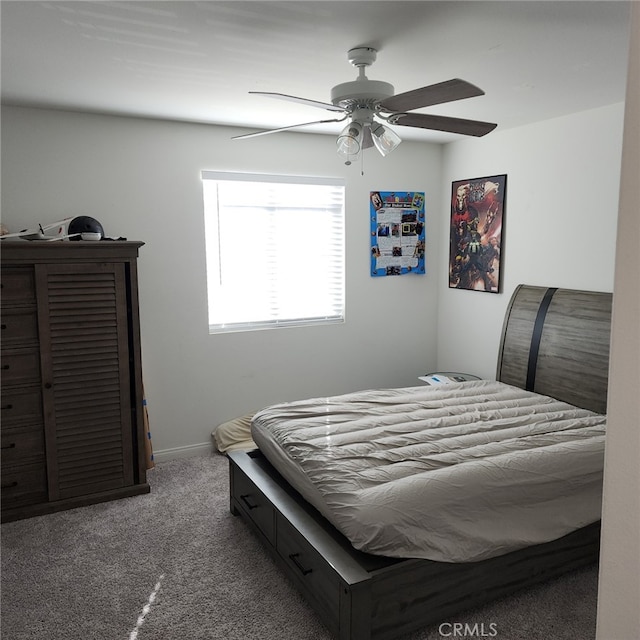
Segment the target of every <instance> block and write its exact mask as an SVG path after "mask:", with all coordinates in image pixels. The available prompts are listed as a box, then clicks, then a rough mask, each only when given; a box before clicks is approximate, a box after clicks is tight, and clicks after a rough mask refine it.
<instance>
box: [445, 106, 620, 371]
mask: <svg viewBox="0 0 640 640" xmlns="http://www.w3.org/2000/svg"><path fill="white" fill-rule="evenodd" d="M623 113H624V105H622V104H619V105H613V106H609V107H605V108H602V109H597V110H593V111H586V112H582V113H578V114H574V115H571V116H568V117H563V118H557V119H553V120H548V121H544V122H539V123H536V124H533V125H530V126H527V127H520V128H517V129H512V130H506V131H500V130H499V129H497V130H496V131H495V132H493V133H492V134H491V135H489V136H487V137H486V138H481V139H479V140H464V141H460V142H456V143H453V144H449V145H447V146H446V147H445V152H444V165H443V193H442V204H441V207H440V215H441V216H442V220H441V224H440V225H439V229H440V233H441V236H440V245H441V246H442V247H446V246H447V243H448V234H449V227H448V220H447V218H448V216H449V210H450V199H451V191H450V189H451V182H453V181H456V180H463V179H466V178H475V177H482V176H491V175H498V174H507V188H506V205H505V211H506V213H505V219H504V225H503V246H502V270H503V289H502V290H503V293H501V294H491V293H485V292H476V291H465V290H461V289H449V288H448V283H447V277H446V273H447V267H448V264H447V263H448V258H449V257H448V254H447V252H446V251H443V252H441V254H440V258H439V260H440V262H439V265H438V270H439V271H440V273H441V275H440V277H439V280H438V288H439V295H438V315H439V323H438V367H439V368H440V369H443V370H465V371H470V372H472V373H475V374H477V375H480V376H482V377H485V378H495V373H496V361H497V353H498V347H499V343H500V333H501V330H502V322H503V318H504V313H505V309H506V306H507V303H508V301H509V298H510V297H511V294H512V293H513V290H514V289H515V287H516V286H517V285H518V284H520V283H524V284H532V285H541V286H556V287H568V288H573V289H587V290H595V291H613V267H614V256H615V244H616V221H617V215H618V191H619V177H620V154H621V148H622V124H623ZM447 185H448V187H447Z"/></svg>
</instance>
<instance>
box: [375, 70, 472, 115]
mask: <svg viewBox="0 0 640 640" xmlns="http://www.w3.org/2000/svg"><path fill="white" fill-rule="evenodd" d="M482 95H484V91H483V90H482V89H480V88H478V87H476V86H475V85H473V84H471V83H470V82H466V80H460V78H454V79H453V80H447V81H445V82H440V83H438V84H432V85H429V86H428V87H422V88H421V89H414V90H413V91H407V92H405V93H399V94H398V95H395V96H391V97H390V98H386V99H385V100H383V101H382V102H381V103H380V106H381V107H382V109H383V110H384V111H395V112H397V111H413V109H419V108H420V107H430V106H432V105H434V104H442V103H443V102H454V101H455V100H463V99H464V98H474V97H476V96H482Z"/></svg>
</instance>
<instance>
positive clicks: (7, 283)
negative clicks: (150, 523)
mask: <svg viewBox="0 0 640 640" xmlns="http://www.w3.org/2000/svg"><path fill="white" fill-rule="evenodd" d="M142 245H143V243H142V242H126V241H99V242H85V241H76V242H74V241H63V242H38V241H36V242H26V241H15V242H11V241H3V242H2V243H1V244H0V252H1V254H0V255H1V262H2V273H1V280H0V284H1V303H2V307H1V314H2V319H1V336H2V342H1V349H2V353H1V361H0V362H1V364H0V375H1V382H2V398H1V404H0V407H1V412H2V422H1V430H2V466H1V475H2V502H1V511H2V521H3V522H7V521H10V520H16V519H19V518H25V517H30V516H34V515H41V514H45V513H51V512H53V511H59V510H62V509H69V508H72V507H78V506H83V505H87V504H91V503H95V502H102V501H106V500H112V499H115V498H122V497H126V496H132V495H136V494H141V493H147V492H148V491H149V485H148V484H147V481H146V468H147V467H146V456H145V447H144V438H145V437H146V434H145V432H144V420H143V389H142V371H141V356H140V325H139V317H138V279H137V257H138V250H139V248H140V247H141V246H142Z"/></svg>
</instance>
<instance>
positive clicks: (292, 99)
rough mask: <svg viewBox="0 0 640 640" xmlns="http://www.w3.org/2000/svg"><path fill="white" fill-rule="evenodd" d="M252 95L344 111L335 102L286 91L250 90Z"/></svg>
mask: <svg viewBox="0 0 640 640" xmlns="http://www.w3.org/2000/svg"><path fill="white" fill-rule="evenodd" d="M249 93H250V94H252V95H257V96H266V97H267V98H278V99H279V100H288V101H289V102H299V103H300V104H306V105H308V106H310V107H320V108H321V109H328V110H329V111H340V112H344V109H343V108H342V107H338V106H336V105H335V104H331V103H329V102H319V101H318V100H309V99H307V98H298V97H297V96H288V95H287V94H286V93H271V92H269V91H249Z"/></svg>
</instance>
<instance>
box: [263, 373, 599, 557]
mask: <svg viewBox="0 0 640 640" xmlns="http://www.w3.org/2000/svg"><path fill="white" fill-rule="evenodd" d="M252 435H253V439H254V440H255V442H256V443H257V445H258V446H259V447H260V449H261V450H262V451H263V453H264V454H265V456H266V457H267V458H268V459H269V460H270V461H271V463H272V464H273V465H274V466H275V467H276V468H277V469H278V470H279V471H280V473H281V474H282V475H283V476H284V477H285V478H286V479H287V480H288V482H289V483H290V484H291V485H292V486H294V487H296V488H297V490H298V491H299V492H300V493H301V494H302V495H303V496H304V497H305V499H306V500H307V501H309V502H310V503H311V504H313V505H314V506H315V507H316V508H317V509H318V510H319V511H320V512H321V513H322V514H323V515H324V516H325V517H326V518H327V519H328V520H329V521H330V522H332V523H333V524H334V526H335V527H336V528H337V529H339V530H340V531H341V532H342V533H343V534H344V535H345V536H346V537H347V538H348V539H349V540H350V542H351V543H352V544H353V546H354V547H356V548H357V549H360V550H362V551H365V552H368V553H373V554H379V555H385V556H391V557H403V558H407V557H409V558H411V557H413V558H427V559H431V560H437V561H443V562H470V561H477V560H482V559H485V558H489V557H493V556H498V555H502V554H505V553H508V552H510V551H514V550H516V549H519V548H522V547H528V546H531V545H534V544H538V543H542V542H547V541H550V540H553V539H556V538H559V537H561V536H563V535H565V534H567V533H569V532H571V531H573V530H575V529H577V528H580V527H582V526H585V525H587V524H589V523H592V522H595V521H596V520H598V519H599V518H600V511H601V491H602V471H603V458H604V439H605V417H604V416H601V415H598V414H594V413H592V412H590V411H586V410H584V409H579V408H576V407H573V406H571V405H568V404H566V403H564V402H560V401H557V400H554V399H553V398H550V397H547V396H541V395H538V394H535V393H530V392H527V391H523V390H522V389H518V388H516V387H512V386H509V385H505V384H503V383H500V382H493V381H486V380H482V381H474V382H463V383H454V384H447V385H440V386H433V387H430V386H420V387H409V388H402V389H383V390H367V391H361V392H357V393H349V394H345V395H341V396H334V397H330V398H313V399H310V400H304V401H297V402H290V403H283V404H279V405H274V406H271V407H268V408H266V409H263V410H262V411H259V412H258V413H257V414H256V415H255V416H254V418H253V422H252Z"/></svg>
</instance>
